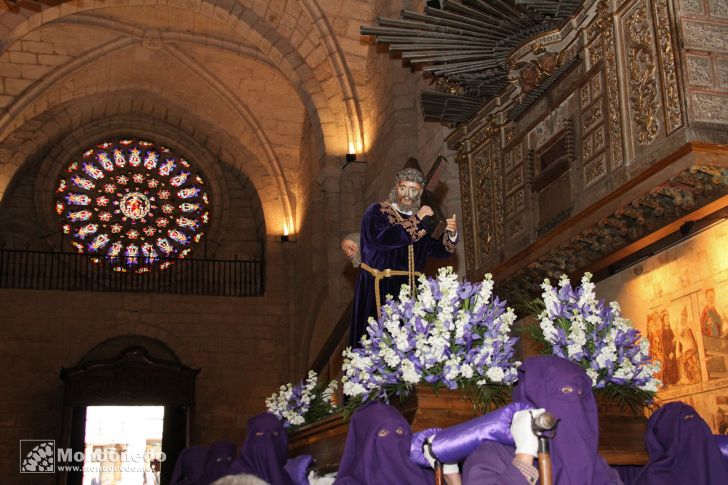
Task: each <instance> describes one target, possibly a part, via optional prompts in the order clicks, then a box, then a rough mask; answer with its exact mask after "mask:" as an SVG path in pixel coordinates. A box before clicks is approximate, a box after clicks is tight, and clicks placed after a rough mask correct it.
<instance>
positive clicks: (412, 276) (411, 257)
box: [360, 244, 421, 318]
mask: <svg viewBox="0 0 728 485" xmlns="http://www.w3.org/2000/svg"><path fill="white" fill-rule="evenodd" d="M360 268H362V269H363V270H364V271H366V272H367V273H369V274H370V275H372V276H373V277H374V298H375V300H376V305H377V318H380V317H381V316H382V295H381V292H380V290H379V283H380V282H381V281H382V280H383V279H384V278H390V277H392V276H407V284H408V285H409V287H410V292H411V294H413V295H414V294H415V292H416V291H417V287H416V286H415V281H416V279H417V277H418V276H420V274H421V273H420V272H419V271H415V270H414V268H415V249H414V246H412V245H411V244H410V245H409V246H407V268H408V269H407V270H406V271H405V270H397V269H382V270H379V269H375V268H372V267H371V266H369V265H368V264H366V263H361V266H360Z"/></svg>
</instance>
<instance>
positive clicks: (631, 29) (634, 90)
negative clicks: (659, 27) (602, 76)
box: [625, 3, 659, 145]
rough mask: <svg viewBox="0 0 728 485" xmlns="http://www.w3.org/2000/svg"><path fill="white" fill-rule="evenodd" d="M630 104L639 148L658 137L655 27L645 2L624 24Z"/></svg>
mask: <svg viewBox="0 0 728 485" xmlns="http://www.w3.org/2000/svg"><path fill="white" fill-rule="evenodd" d="M625 35H626V44H627V46H626V47H627V64H628V77H629V86H630V96H629V100H630V104H631V108H632V117H633V119H634V124H635V127H636V139H637V143H639V144H640V145H648V144H650V143H652V141H653V140H654V139H655V136H657V132H658V130H659V123H658V121H657V109H658V100H657V80H656V79H655V74H656V69H657V65H656V63H655V57H654V55H653V52H652V45H653V39H652V27H651V25H650V22H649V19H648V14H647V7H646V6H645V4H644V3H642V4H641V5H640V6H639V7H637V8H636V9H635V10H634V11H633V12H631V13H630V15H629V17H627V19H626V22H625Z"/></svg>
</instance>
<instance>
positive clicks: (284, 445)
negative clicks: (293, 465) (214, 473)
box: [229, 413, 294, 485]
mask: <svg viewBox="0 0 728 485" xmlns="http://www.w3.org/2000/svg"><path fill="white" fill-rule="evenodd" d="M287 458H288V434H287V433H286V430H285V429H284V428H283V424H282V423H281V421H280V420H279V419H278V418H277V417H275V415H273V414H271V413H261V414H258V415H257V416H253V417H252V418H250V419H249V420H248V437H247V439H246V440H245V443H244V444H243V448H242V449H241V450H240V455H239V456H238V458H237V460H235V462H233V464H232V465H231V466H230V472H229V473H230V474H231V475H237V474H240V473H247V474H250V475H255V476H256V477H258V478H260V479H261V480H265V481H266V482H268V483H270V484H271V485H294V481H293V479H292V478H291V476H290V475H289V474H288V472H287V471H286V470H285V468H284V467H285V465H286V460H287Z"/></svg>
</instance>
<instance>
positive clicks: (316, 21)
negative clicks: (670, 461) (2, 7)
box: [0, 0, 366, 153]
mask: <svg viewBox="0 0 728 485" xmlns="http://www.w3.org/2000/svg"><path fill="white" fill-rule="evenodd" d="M155 3H157V4H159V5H162V4H163V5H168V3H167V2H165V0H156V2H155ZM248 3H249V5H248V6H247V8H246V7H244V6H242V5H241V4H239V3H237V2H235V1H234V0H194V1H191V2H187V3H186V4H185V7H186V8H189V9H196V11H198V12H199V13H200V14H202V15H206V16H208V17H210V18H212V19H216V20H218V21H222V22H225V23H227V24H228V25H230V26H231V28H234V30H235V32H237V33H238V34H240V35H242V36H245V37H248V38H251V39H253V42H254V43H255V44H257V45H259V47H260V49H261V51H262V52H264V53H267V54H268V56H269V57H270V58H271V59H272V61H273V62H275V63H276V64H281V63H285V64H288V65H289V66H290V67H291V69H293V70H294V71H296V72H299V73H300V77H301V79H305V80H306V81H305V82H304V85H305V87H306V90H307V91H308V92H309V93H311V98H312V100H313V102H314V105H315V106H316V110H317V112H318V113H319V115H318V118H319V120H320V123H321V125H322V130H323V132H324V144H325V146H326V151H327V153H337V152H339V151H341V152H342V153H343V152H344V151H346V150H348V147H347V146H341V144H340V140H339V141H338V142H337V139H338V138H339V134H338V133H337V130H336V129H335V127H336V119H335V118H334V113H332V112H331V108H332V103H334V104H343V106H340V108H341V109H342V111H343V115H344V116H345V117H346V119H347V121H346V124H347V126H348V127H350V128H349V129H350V131H351V133H347V136H350V135H351V136H353V137H354V138H355V140H354V141H355V143H356V144H358V145H361V146H362V149H363V151H366V146H364V140H365V139H364V136H363V132H362V130H363V120H362V115H361V107H360V103H359V99H358V96H357V93H356V87H355V83H354V81H353V79H352V76H351V73H350V71H349V69H348V67H347V63H346V60H345V59H344V57H343V54H342V52H341V49H340V47H339V46H338V43H337V42H336V39H335V37H334V35H333V32H332V29H331V26H330V25H329V24H328V22H327V20H326V16H325V13H324V12H323V10H322V9H321V7H320V5H319V4H318V2H317V1H316V0H306V1H305V2H303V5H304V11H305V12H306V14H307V16H308V17H309V20H310V24H306V25H307V26H309V27H310V28H309V29H308V31H305V26H304V25H302V24H303V23H302V22H300V20H301V18H302V16H301V12H290V11H289V10H290V9H294V8H296V6H297V5H296V3H295V2H286V3H285V6H283V7H282V8H281V7H280V6H279V5H277V2H252V0H251V1H249V2H248ZM140 5H150V3H149V2H148V1H146V0H126V1H124V0H122V1H120V2H118V3H114V4H113V5H110V4H108V3H107V2H105V1H104V0H92V1H90V2H88V3H84V4H79V3H71V2H64V3H62V4H60V5H56V6H45V5H43V6H42V8H41V10H40V11H38V12H28V11H25V10H23V11H22V13H23V15H16V16H15V17H16V18H15V20H16V22H15V24H11V25H10V26H7V24H6V26H0V32H2V31H3V30H4V31H5V32H4V33H2V34H0V38H3V39H4V41H3V42H2V43H0V53H1V52H3V51H4V50H5V49H6V48H7V47H8V46H9V45H11V44H12V43H14V42H15V41H17V40H18V39H20V38H21V37H22V36H24V35H25V34H27V33H28V32H30V31H32V30H33V29H35V28H37V27H39V26H41V25H43V24H45V23H48V22H51V21H53V20H56V19H59V18H62V17H66V16H69V15H74V14H77V13H81V12H89V11H93V10H97V9H104V8H113V7H118V6H140ZM276 9H278V10H276ZM271 11H272V14H271V15H266V14H267V13H268V12H271ZM278 11H282V12H284V13H286V14H288V15H289V16H290V17H292V18H293V22H294V23H295V27H294V28H289V27H290V26H288V25H284V26H283V27H282V30H283V29H288V32H287V33H285V34H284V33H283V32H281V31H280V30H279V27H280V24H281V22H282V21H281V19H280V16H279V15H277V12H278ZM276 21H277V22H278V24H277V25H274V24H275V23H276ZM8 23H10V22H8ZM311 24H313V26H312V27H311V26H310V25H311ZM312 31H315V32H316V33H317V34H318V35H319V39H320V40H321V43H322V44H323V50H324V52H320V53H316V54H313V55H312V54H311V53H310V52H309V53H308V56H309V57H310V60H309V57H304V56H303V55H302V53H301V52H299V50H298V48H299V47H300V40H299V42H298V44H299V45H295V46H294V44H296V42H294V39H306V40H308V41H310V43H311V44H312V45H313V47H314V50H315V47H316V45H317V44H318V43H317V42H312V41H311V40H312V36H311V32H312ZM315 40H317V39H316V38H315V37H313V41H315ZM320 57H322V59H321V60H322V62H327V63H328V69H329V70H330V71H331V73H332V74H333V75H334V76H336V78H337V83H336V85H337V86H338V91H339V92H338V93H335V94H334V95H332V96H329V97H328V99H327V100H326V99H324V98H326V96H325V94H322V93H325V89H324V88H323V79H322V76H325V75H326V74H328V73H324V72H323V71H324V69H322V68H321V64H319V65H318V66H311V65H309V62H311V63H313V62H314V61H316V60H318V59H319V58H320ZM347 141H348V140H347ZM344 145H346V143H344ZM337 146H338V148H337Z"/></svg>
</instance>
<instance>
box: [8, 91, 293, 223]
mask: <svg viewBox="0 0 728 485" xmlns="http://www.w3.org/2000/svg"><path fill="white" fill-rule="evenodd" d="M126 97H132V98H134V99H142V100H143V97H141V95H140V93H138V92H122V93H117V96H116V97H115V98H114V99H113V100H112V99H109V97H107V96H104V95H103V94H96V95H92V96H87V97H83V98H78V99H75V100H73V101H69V102H67V103H65V104H64V105H61V106H58V107H56V108H54V109H53V110H52V111H48V112H45V113H44V114H42V115H40V116H38V117H36V118H34V119H33V120H30V121H29V122H28V123H26V125H24V127H23V128H22V129H20V130H16V131H15V132H14V133H13V135H11V136H10V137H9V138H8V139H6V141H5V142H4V143H3V144H0V155H2V154H6V155H7V156H6V157H5V158H4V162H5V165H6V170H5V171H6V172H8V173H9V174H10V176H13V175H15V174H16V173H18V170H19V168H20V167H21V166H22V165H23V164H24V163H25V162H26V161H28V160H30V159H31V158H34V159H38V158H43V157H44V156H45V155H46V154H47V151H48V147H49V146H51V145H53V144H55V143H57V140H58V139H60V138H61V137H63V136H67V134H68V133H72V132H74V131H78V129H79V128H80V127H82V126H93V125H94V124H98V121H97V120H98V119H99V118H102V119H103V118H106V117H108V119H109V120H113V119H116V120H117V121H124V118H123V115H125V114H126V115H134V114H136V115H139V114H146V115H150V117H151V118H150V119H149V120H148V122H147V123H146V124H142V125H139V124H138V123H139V119H140V118H139V117H138V116H137V118H135V119H133V120H130V119H129V118H127V119H126V125H125V126H126V127H124V123H122V124H121V125H120V124H118V123H117V124H116V125H113V124H109V125H106V126H101V128H103V130H101V131H96V132H95V133H94V134H93V136H95V137H103V136H104V135H105V134H107V133H111V132H116V133H119V132H120V131H121V130H122V129H125V130H126V131H127V132H130V131H135V130H134V129H133V128H131V129H130V128H129V126H134V125H137V126H141V128H137V129H136V132H137V133H139V132H140V131H139V130H141V129H145V130H150V131H152V132H156V133H159V134H161V135H163V136H164V137H165V138H167V139H170V138H175V139H178V138H179V134H180V133H183V134H185V135H186V136H188V137H189V139H190V140H193V141H195V143H196V144H198V146H199V147H198V148H197V150H196V151H197V152H200V153H203V152H207V155H206V156H207V159H209V160H211V161H210V162H208V164H207V166H208V167H211V166H213V165H214V164H213V162H212V159H219V160H225V161H226V162H227V163H229V164H230V166H231V167H233V168H234V169H235V170H236V171H237V172H239V173H241V175H242V176H243V177H245V179H247V180H249V181H250V185H252V188H253V191H254V194H251V195H254V196H255V197H253V199H252V200H254V201H256V207H259V209H256V212H257V213H259V214H260V215H261V218H262V221H258V222H257V225H258V226H259V227H265V228H266V229H267V231H268V232H275V229H276V225H275V222H272V221H275V220H276V212H279V211H277V210H276V209H275V205H276V204H277V203H278V201H277V194H275V193H273V194H269V195H268V196H267V197H261V196H262V195H263V196H264V195H265V194H264V193H263V190H262V189H264V188H265V187H261V184H263V182H262V181H261V180H260V177H259V174H258V173H257V169H256V167H260V162H259V161H257V160H256V158H257V157H255V156H254V154H253V153H252V152H251V151H250V150H248V149H247V148H246V147H245V146H244V145H240V144H239V143H238V142H237V140H235V139H233V138H232V137H230V136H229V135H226V134H224V133H221V132H218V131H215V132H208V131H205V130H204V129H201V128H199V127H201V126H205V125H206V123H204V122H202V121H199V122H198V123H195V124H193V125H192V127H191V128H189V127H185V126H184V125H182V124H181V123H176V124H175V123H172V122H170V121H168V120H169V119H175V118H176V115H171V113H183V114H184V116H186V117H187V118H189V117H190V116H191V115H190V114H189V113H185V111H184V109H182V108H181V107H179V106H177V105H176V104H175V103H172V102H166V103H164V104H163V106H164V108H165V113H166V114H167V118H168V120H164V119H160V117H159V116H156V112H157V106H155V105H154V104H153V103H144V102H140V103H139V104H138V106H137V107H135V106H129V108H128V109H127V110H126V112H125V113H124V112H120V111H121V110H120V109H119V106H120V105H122V104H125V98H126ZM157 101H163V100H160V99H157ZM80 104H82V105H83V106H84V107H85V109H86V111H84V112H83V113H92V114H93V115H92V116H88V117H84V114H83V113H77V112H76V111H75V110H74V108H77V107H78V106H79V105H80ZM177 119H181V116H180V117H177ZM104 130H105V131H104ZM79 133H83V131H81V132H79ZM89 140H90V137H89V136H81V137H80V138H78V137H77V139H75V142H74V143H70V142H68V143H69V146H71V147H74V146H75V148H77V149H80V148H81V145H82V144H84V143H87V142H88V141H89ZM176 144H177V145H179V143H178V142H176ZM70 149H72V148H69V150H70ZM7 167H10V170H8V169H7ZM50 178H51V179H53V177H50ZM221 178H222V177H221ZM3 195H4V194H3Z"/></svg>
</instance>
